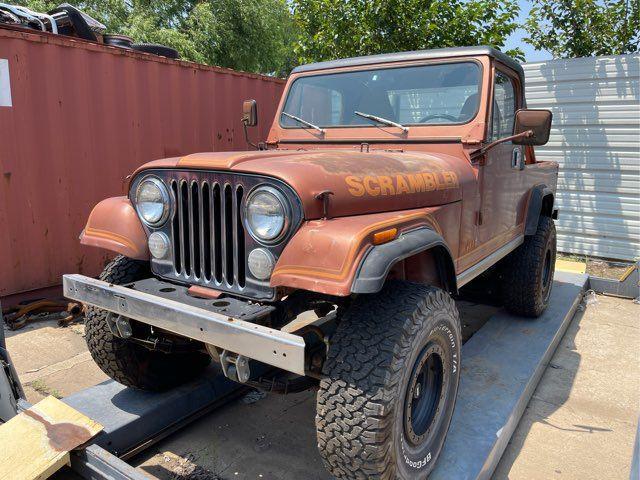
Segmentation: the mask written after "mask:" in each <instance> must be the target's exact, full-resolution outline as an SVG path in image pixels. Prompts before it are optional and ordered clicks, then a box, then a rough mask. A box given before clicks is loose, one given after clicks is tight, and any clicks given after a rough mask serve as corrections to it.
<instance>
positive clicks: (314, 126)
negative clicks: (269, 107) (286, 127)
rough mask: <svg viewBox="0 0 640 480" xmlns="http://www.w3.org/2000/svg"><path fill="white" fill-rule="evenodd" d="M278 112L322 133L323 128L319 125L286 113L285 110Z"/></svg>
mask: <svg viewBox="0 0 640 480" xmlns="http://www.w3.org/2000/svg"><path fill="white" fill-rule="evenodd" d="M280 114H281V115H284V116H285V117H289V118H291V119H293V120H295V121H296V122H298V123H301V124H302V125H305V126H307V127H309V128H313V129H314V130H317V131H319V132H320V133H322V134H324V128H320V127H319V126H317V125H314V124H313V123H311V122H307V121H306V120H304V119H302V118H300V117H296V116H295V115H291V114H290V113H287V112H280Z"/></svg>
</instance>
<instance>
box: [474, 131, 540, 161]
mask: <svg viewBox="0 0 640 480" xmlns="http://www.w3.org/2000/svg"><path fill="white" fill-rule="evenodd" d="M533 135H534V134H533V130H525V131H524V132H520V133H518V134H516V135H510V136H508V137H504V138H500V139H498V140H496V141H495V142H491V143H490V144H488V145H486V146H484V147H482V148H480V149H478V150H476V151H474V152H472V153H471V160H475V159H477V158H478V157H482V156H483V155H485V154H486V153H487V152H488V151H489V150H491V149H492V148H493V147H495V146H496V145H500V144H501V143H505V142H511V141H513V140H518V139H519V138H530V137H533Z"/></svg>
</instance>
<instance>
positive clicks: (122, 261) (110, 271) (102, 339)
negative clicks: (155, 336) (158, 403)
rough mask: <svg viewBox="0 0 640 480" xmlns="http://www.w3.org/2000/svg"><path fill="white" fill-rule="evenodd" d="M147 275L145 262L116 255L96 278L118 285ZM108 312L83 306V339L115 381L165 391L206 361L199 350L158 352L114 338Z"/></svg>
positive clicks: (204, 364) (103, 368)
mask: <svg viewBox="0 0 640 480" xmlns="http://www.w3.org/2000/svg"><path fill="white" fill-rule="evenodd" d="M150 275H151V272H150V270H149V264H148V262H141V261H138V260H132V259H130V258H127V257H124V256H122V255H118V256H117V257H116V258H115V259H114V260H113V261H112V262H110V263H109V264H108V265H107V266H106V267H105V269H104V270H103V272H102V273H101V274H100V277H99V278H100V280H103V281H105V282H109V283H113V284H115V285H122V284H127V283H131V282H135V281H136V280H141V279H144V278H148V277H149V276H150ZM108 315H109V312H108V311H106V310H102V309H100V308H95V307H87V313H86V315H85V338H86V341H87V346H88V347H89V352H91V356H92V357H93V360H94V361H95V362H96V363H97V364H98V367H100V369H101V370H102V371H103V372H104V373H106V374H107V375H108V376H109V377H111V378H112V379H114V380H115V381H116V382H119V383H121V384H123V385H126V386H127V387H134V388H138V389H141V390H155V391H160V390H167V389H169V388H171V387H174V386H177V385H179V384H181V383H183V382H185V381H187V380H190V379H191V378H193V377H195V376H196V375H198V374H199V373H201V372H202V370H204V368H205V367H206V366H207V365H208V364H209V362H210V357H209V356H208V355H205V354H202V353H199V352H185V353H162V352H157V351H152V350H149V349H147V348H145V347H143V346H142V345H138V344H135V343H133V342H130V341H127V340H124V339H122V338H120V337H117V336H116V335H114V334H113V333H112V332H111V329H110V328H109V325H108V322H107V316H108Z"/></svg>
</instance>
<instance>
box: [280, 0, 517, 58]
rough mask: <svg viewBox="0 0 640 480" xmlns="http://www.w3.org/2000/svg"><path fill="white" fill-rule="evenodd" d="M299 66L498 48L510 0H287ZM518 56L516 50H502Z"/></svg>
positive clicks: (511, 12) (510, 16) (508, 29)
mask: <svg viewBox="0 0 640 480" xmlns="http://www.w3.org/2000/svg"><path fill="white" fill-rule="evenodd" d="M291 6H292V8H293V12H294V18H295V21H296V24H297V26H298V31H299V36H298V41H297V43H296V53H297V54H298V57H299V60H300V61H301V62H308V61H319V60H329V59H335V58H340V57H350V56H358V55H369V54H375V53H388V52H396V51H404V50H419V49H428V48H439V47H455V46H466V45H492V46H494V47H497V48H503V47H504V44H505V40H506V39H507V37H508V36H509V35H510V34H511V33H512V32H513V31H514V30H515V29H516V28H517V27H518V24H517V23H516V19H517V16H518V13H519V8H518V4H517V2H516V1H515V0H451V1H444V0H349V1H345V0H291ZM507 53H509V54H511V55H514V56H515V57H517V58H523V53H522V51H521V50H520V49H514V50H511V51H509V52H507Z"/></svg>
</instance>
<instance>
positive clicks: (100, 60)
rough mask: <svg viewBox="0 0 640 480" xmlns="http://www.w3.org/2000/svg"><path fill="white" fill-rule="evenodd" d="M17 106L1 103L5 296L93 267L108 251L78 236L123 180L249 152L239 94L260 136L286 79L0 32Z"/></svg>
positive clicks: (0, 260) (0, 285) (1, 281)
mask: <svg viewBox="0 0 640 480" xmlns="http://www.w3.org/2000/svg"><path fill="white" fill-rule="evenodd" d="M0 58H5V59H8V60H9V72H10V78H11V88H12V92H11V93H12V100H13V106H12V107H0V132H2V137H1V140H0V177H1V178H0V227H1V228H0V265H2V275H1V276H0V297H2V296H7V295H11V294H14V293H18V292H23V291H27V290H32V289H38V288H43V287H48V286H52V285H58V284H60V279H61V275H62V274H63V273H69V272H80V273H85V274H88V275H95V274H97V273H98V272H99V271H100V270H101V268H102V266H103V264H104V262H105V260H106V259H107V257H108V256H109V255H108V254H107V253H106V252H104V251H98V250H97V249H95V248H90V247H83V246H81V245H80V243H79V241H78V234H79V233H80V231H81V230H82V228H83V227H84V224H85V222H86V219H87V217H88V215H89V212H90V211H91V209H92V208H93V206H94V205H95V204H96V203H97V202H98V201H100V200H102V199H104V198H106V197H109V196H114V195H121V194H123V188H124V183H125V176H126V175H128V174H130V173H131V172H132V171H133V170H134V169H135V168H136V167H138V166H139V165H141V164H143V163H145V162H147V161H150V160H154V159H158V158H163V157H168V156H176V155H182V154H188V153H193V152H198V151H212V150H213V151H218V150H246V149H247V145H246V144H245V142H244V137H243V134H242V126H241V123H240V113H241V105H242V100H244V99H245V98H246V97H252V98H255V99H256V100H257V101H258V104H259V113H260V126H259V128H257V129H252V130H251V135H252V138H254V139H255V138H258V139H261V140H262V139H266V136H267V132H268V130H269V126H270V122H271V117H272V116H273V114H274V112H275V109H276V106H277V103H278V101H279V99H280V95H281V94H282V90H283V87H284V82H283V81H282V80H281V79H276V78H271V77H264V76H260V75H254V74H247V73H242V72H235V71H232V70H228V69H222V68H217V67H208V66H204V65H198V64H193V63H190V62H182V61H174V60H169V59H166V58H163V57H157V56H153V55H147V54H141V53H136V52H132V51H126V50H123V49H118V48H114V47H106V46H103V45H98V44H94V43H90V42H84V41H78V40H77V39H71V38H68V37H63V36H54V35H48V34H39V33H30V32H25V31H23V30H12V29H5V28H0Z"/></svg>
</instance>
